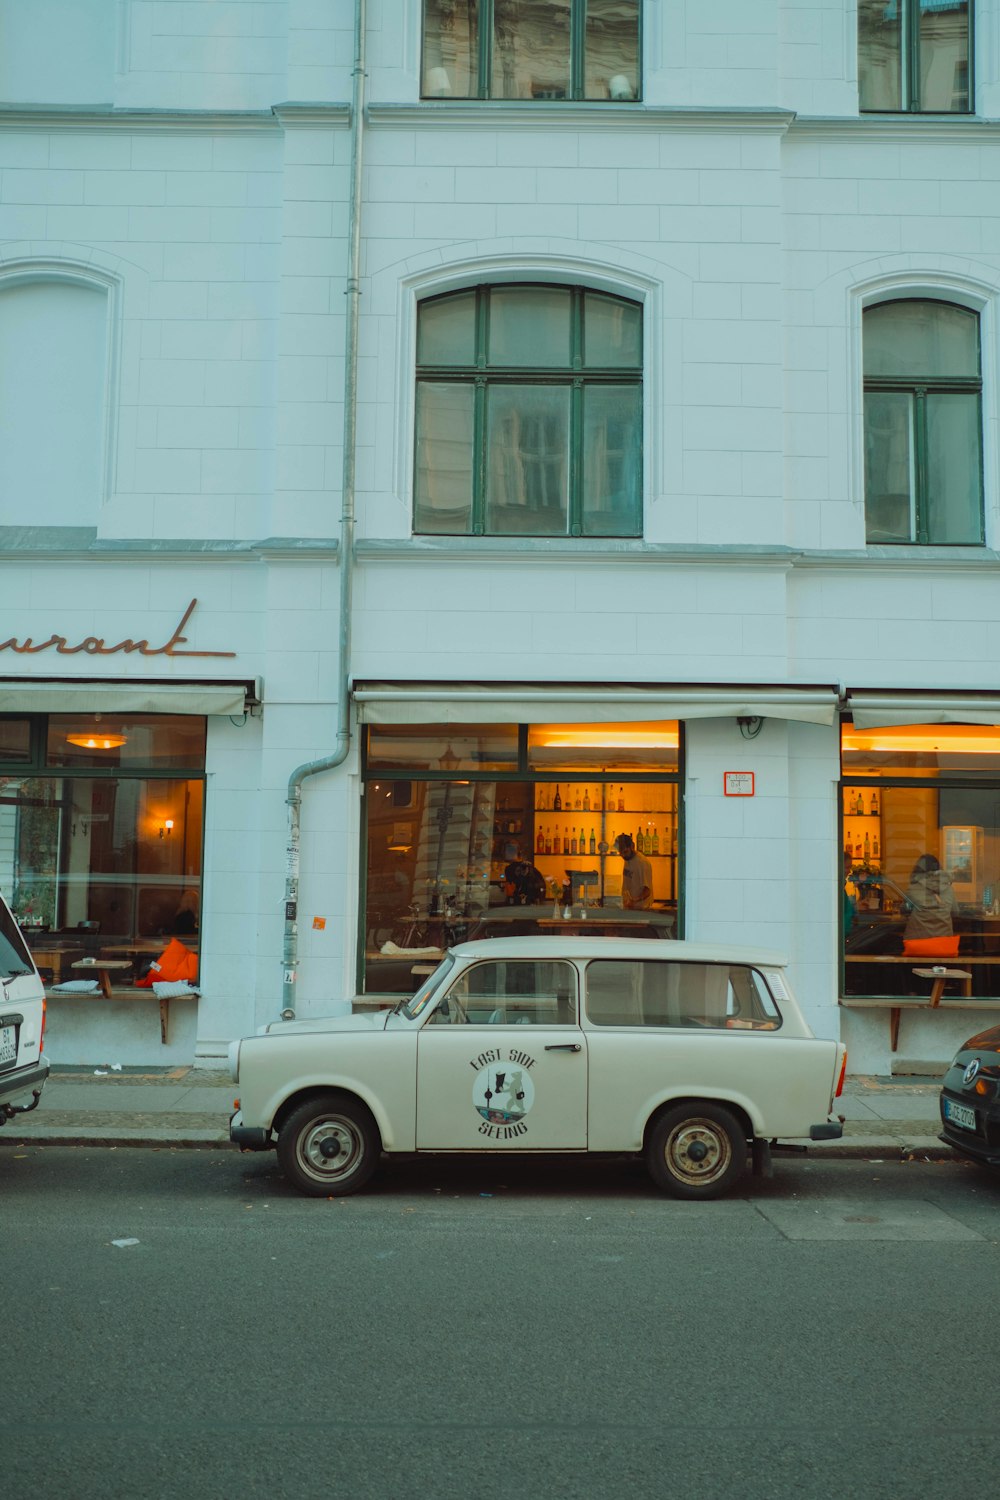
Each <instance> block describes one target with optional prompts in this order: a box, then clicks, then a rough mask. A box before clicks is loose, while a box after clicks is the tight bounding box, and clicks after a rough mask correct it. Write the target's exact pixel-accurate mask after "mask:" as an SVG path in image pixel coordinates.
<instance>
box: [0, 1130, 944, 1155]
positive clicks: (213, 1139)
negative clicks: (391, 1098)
mask: <svg viewBox="0 0 1000 1500" xmlns="http://www.w3.org/2000/svg"><path fill="white" fill-rule="evenodd" d="M5 1140H7V1141H9V1142H10V1143H11V1144H14V1145H17V1146H18V1147H23V1146H31V1145H36V1146H146V1147H154V1148H155V1147H163V1146H175V1147H177V1148H178V1149H179V1150H183V1151H218V1150H236V1149H237V1148H236V1147H235V1146H234V1145H233V1143H232V1142H231V1141H230V1139H229V1133H228V1131H195V1130H192V1131H177V1130H171V1129H170V1128H169V1127H163V1128H160V1129H157V1128H152V1127H146V1128H144V1129H142V1130H139V1131H133V1132H129V1131H128V1130H125V1129H122V1128H121V1127H119V1126H113V1125H107V1126H94V1125H92V1126H89V1127H81V1129H80V1130H79V1131H78V1132H75V1133H71V1132H69V1131H67V1130H66V1128H65V1127H64V1126H55V1125H53V1126H48V1127H43V1126H41V1125H38V1126H36V1127H35V1128H34V1129H33V1130H32V1131H31V1132H30V1134H20V1133H18V1132H17V1131H9V1134H7V1135H6V1136H4V1135H3V1134H0V1147H2V1145H3V1143H4V1141H5ZM914 1156H932V1157H934V1158H940V1159H942V1160H945V1161H950V1160H962V1159H963V1158H962V1157H961V1156H960V1155H959V1153H958V1152H954V1151H952V1148H951V1147H950V1146H946V1145H945V1144H944V1142H943V1141H939V1140H938V1138H937V1136H931V1135H927V1136H912V1137H909V1138H903V1139H901V1138H900V1137H899V1136H871V1137H868V1138H867V1139H864V1140H857V1139H855V1140H851V1141H843V1140H841V1141H786V1142H784V1143H783V1145H782V1146H777V1147H775V1150H774V1159H775V1161H776V1162H781V1161H794V1160H800V1161H801V1160H811V1161H817V1160H818V1159H819V1158H820V1157H833V1158H835V1159H837V1160H846V1161H852V1160H853V1161H857V1160H862V1161H864V1160H868V1159H874V1158H877V1159H878V1160H880V1161H889V1160H898V1161H907V1160H910V1159H911V1158H912V1157H914Z"/></svg>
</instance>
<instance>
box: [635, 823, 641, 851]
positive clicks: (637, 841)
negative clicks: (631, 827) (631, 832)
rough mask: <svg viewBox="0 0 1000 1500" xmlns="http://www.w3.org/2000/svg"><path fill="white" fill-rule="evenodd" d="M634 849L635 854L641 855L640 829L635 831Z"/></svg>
mask: <svg viewBox="0 0 1000 1500" xmlns="http://www.w3.org/2000/svg"><path fill="white" fill-rule="evenodd" d="M635 847H636V853H638V854H641V853H642V829H641V828H637V829H636V830H635Z"/></svg>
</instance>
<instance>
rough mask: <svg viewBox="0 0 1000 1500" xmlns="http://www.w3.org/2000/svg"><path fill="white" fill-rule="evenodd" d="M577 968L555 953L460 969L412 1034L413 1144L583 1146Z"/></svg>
mask: <svg viewBox="0 0 1000 1500" xmlns="http://www.w3.org/2000/svg"><path fill="white" fill-rule="evenodd" d="M578 988H579V986H578V980H577V973H576V970H575V968H574V967H573V965H572V964H570V963H566V962H564V961H562V960H555V959H518V958H501V959H493V958H490V959H483V960H481V961H480V962H478V963H474V964H472V965H470V966H469V967H468V968H465V969H463V970H462V971H461V972H460V973H459V974H458V975H457V976H456V977H455V978H454V979H453V980H452V983H451V985H450V986H449V988H448V990H447V991H446V993H445V994H444V995H443V997H442V998H441V999H440V1000H439V1002H438V1004H437V1006H436V1007H435V1009H434V1011H433V1012H432V1013H431V1015H430V1016H429V1017H428V1020H427V1022H426V1023H425V1024H424V1026H423V1027H422V1028H421V1030H420V1033H419V1036H418V1039H417V1150H418V1151H481V1150H491V1149H499V1150H504V1151H510V1150H514V1151H566V1150H571V1151H583V1150H586V1146H587V1044H586V1037H585V1036H584V1033H583V1032H582V1031H581V1029H580V1023H579V1008H578V1007H579V996H578Z"/></svg>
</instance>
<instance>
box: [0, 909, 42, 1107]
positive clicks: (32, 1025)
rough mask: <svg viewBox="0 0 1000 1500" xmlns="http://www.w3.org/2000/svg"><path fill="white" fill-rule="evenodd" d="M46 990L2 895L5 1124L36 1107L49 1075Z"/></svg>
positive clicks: (0, 1022)
mask: <svg viewBox="0 0 1000 1500" xmlns="http://www.w3.org/2000/svg"><path fill="white" fill-rule="evenodd" d="M44 1032H45V990H44V989H43V987H42V981H41V980H40V979H39V977H38V970H37V969H36V968H35V965H34V962H33V960H32V957H31V954H30V953H29V951H28V946H27V944H26V943H25V941H24V938H23V937H22V936H21V934H20V932H19V930H18V926H17V923H16V922H15V920H14V918H13V916H12V914H11V911H10V908H9V906H8V905H7V903H6V901H4V899H3V897H2V896H0V1125H6V1123H7V1121H8V1120H12V1119H13V1118H14V1116H15V1115H20V1114H24V1113H25V1112H26V1111H27V1110H29V1109H34V1108H35V1106H36V1105H37V1103H38V1101H39V1099H40V1098H41V1095H42V1089H43V1087H44V1086H45V1080H46V1078H47V1077H48V1076H49V1063H48V1059H47V1058H45V1057H43V1056H42V1037H43V1034H44Z"/></svg>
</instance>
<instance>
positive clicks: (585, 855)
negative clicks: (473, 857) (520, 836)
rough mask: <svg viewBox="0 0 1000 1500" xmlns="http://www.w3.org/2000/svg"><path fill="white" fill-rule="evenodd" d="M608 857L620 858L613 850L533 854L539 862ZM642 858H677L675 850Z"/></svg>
mask: <svg viewBox="0 0 1000 1500" xmlns="http://www.w3.org/2000/svg"><path fill="white" fill-rule="evenodd" d="M609 855H615V858H619V857H620V856H618V855H617V854H616V853H615V850H613V849H608V850H606V852H605V853H604V854H603V855H602V854H601V851H600V850H599V849H595V850H594V851H593V853H591V851H590V850H589V849H585V850H584V851H583V852H582V853H581V852H580V850H579V849H569V850H567V851H566V852H565V853H557V852H556V851H555V850H554V849H548V850H546V851H545V852H544V853H543V852H542V850H541V849H536V850H535V853H534V855H533V858H534V859H536V860H539V859H602V858H603V859H607V858H608V856H609ZM643 858H644V859H676V858H677V852H676V850H675V851H673V852H672V853H668V854H663V853H662V852H661V853H659V854H646V855H644V856H643Z"/></svg>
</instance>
